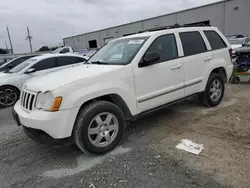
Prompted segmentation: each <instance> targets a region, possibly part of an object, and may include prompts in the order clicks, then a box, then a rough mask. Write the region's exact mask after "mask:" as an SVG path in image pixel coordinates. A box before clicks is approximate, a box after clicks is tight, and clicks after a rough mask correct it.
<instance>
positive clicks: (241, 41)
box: [229, 37, 250, 50]
mask: <svg viewBox="0 0 250 188" xmlns="http://www.w3.org/2000/svg"><path fill="white" fill-rule="evenodd" d="M248 42H250V37H245V38H234V39H229V43H230V44H231V47H232V49H233V50H235V49H237V48H241V47H244V46H245V45H246V44H247V43H248Z"/></svg>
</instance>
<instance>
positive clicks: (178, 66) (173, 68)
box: [171, 64, 182, 70]
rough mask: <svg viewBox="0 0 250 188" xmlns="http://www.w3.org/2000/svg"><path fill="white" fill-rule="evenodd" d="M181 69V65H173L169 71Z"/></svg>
mask: <svg viewBox="0 0 250 188" xmlns="http://www.w3.org/2000/svg"><path fill="white" fill-rule="evenodd" d="M181 67H182V64H179V65H175V66H172V67H171V70H176V69H180V68H181Z"/></svg>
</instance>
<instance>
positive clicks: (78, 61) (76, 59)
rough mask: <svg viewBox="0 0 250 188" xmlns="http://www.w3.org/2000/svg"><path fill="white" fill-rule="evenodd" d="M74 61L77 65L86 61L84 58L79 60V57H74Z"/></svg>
mask: <svg viewBox="0 0 250 188" xmlns="http://www.w3.org/2000/svg"><path fill="white" fill-rule="evenodd" d="M75 61H76V62H77V63H80V62H84V61H87V60H86V59H85V58H81V57H75Z"/></svg>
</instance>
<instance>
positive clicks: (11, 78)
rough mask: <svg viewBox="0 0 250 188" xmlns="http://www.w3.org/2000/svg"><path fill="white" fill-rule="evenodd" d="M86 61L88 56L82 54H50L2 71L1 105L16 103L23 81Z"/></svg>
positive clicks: (6, 105)
mask: <svg viewBox="0 0 250 188" xmlns="http://www.w3.org/2000/svg"><path fill="white" fill-rule="evenodd" d="M24 58H26V57H24ZM86 61H87V58H86V57H83V56H80V55H72V54H49V55H42V56H36V57H32V58H30V59H28V60H25V61H23V62H22V63H20V64H19V65H16V66H15V67H14V68H12V69H10V70H6V71H5V72H3V73H0V107H9V106H12V105H14V104H15V103H16V101H17V100H18V99H19V96H20V91H21V89H22V86H23V83H24V82H26V81H27V80H28V79H30V78H33V77H35V76H40V75H44V74H47V73H50V72H54V71H57V70H60V69H64V68H67V67H72V66H75V65H78V64H81V63H83V62H86Z"/></svg>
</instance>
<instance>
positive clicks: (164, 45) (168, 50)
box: [147, 34, 178, 63]
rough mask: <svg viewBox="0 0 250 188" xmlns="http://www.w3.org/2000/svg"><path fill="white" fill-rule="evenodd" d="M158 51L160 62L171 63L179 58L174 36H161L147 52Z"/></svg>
mask: <svg viewBox="0 0 250 188" xmlns="http://www.w3.org/2000/svg"><path fill="white" fill-rule="evenodd" d="M153 51H158V52H159V53H160V56H161V58H160V60H159V61H158V63H160V62H164V61H169V60H172V59H175V58H177V57H178V52H177V45H176V40H175V36H174V35H173V34H170V35H164V36H160V37H158V38H157V39H155V41H154V42H153V43H152V44H151V46H150V47H149V48H148V51H147V52H153Z"/></svg>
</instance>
